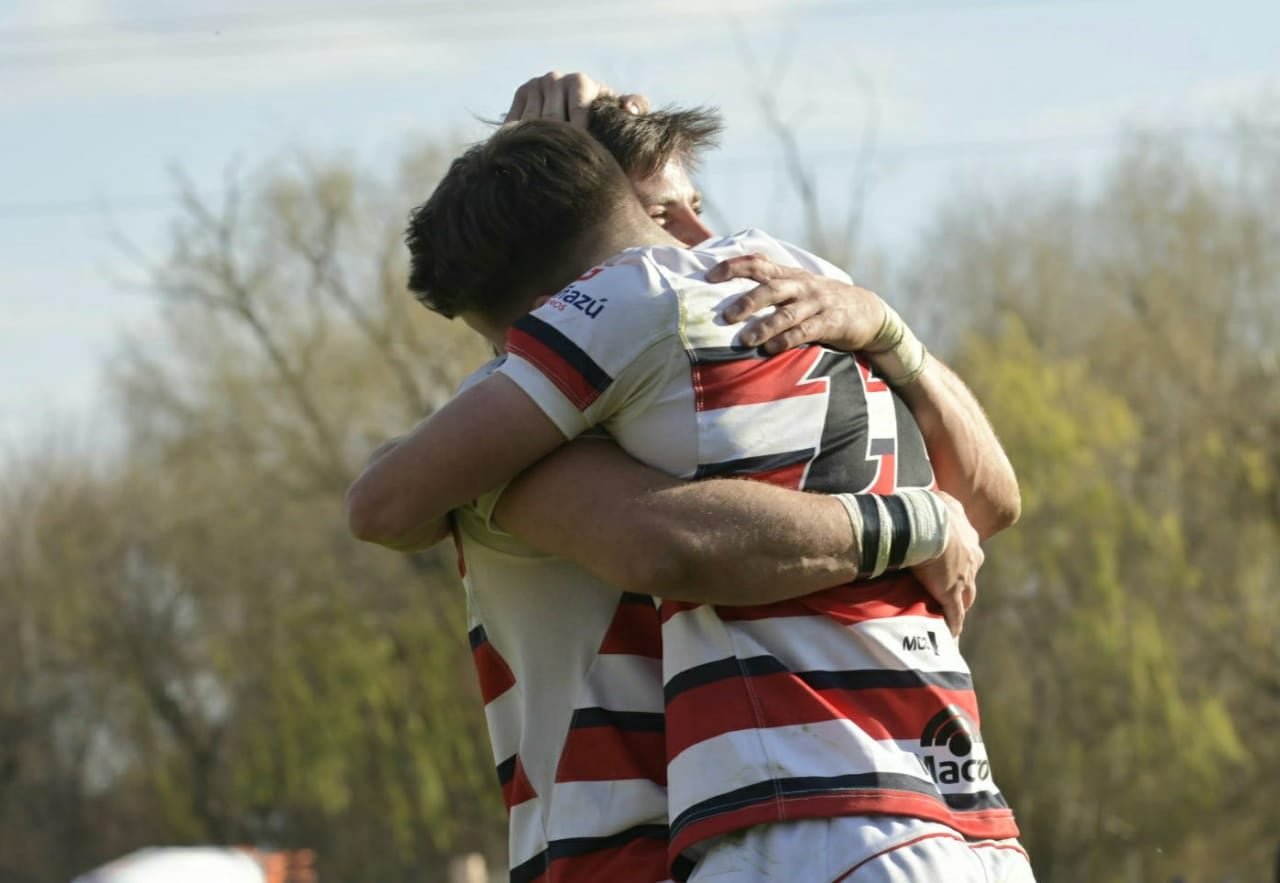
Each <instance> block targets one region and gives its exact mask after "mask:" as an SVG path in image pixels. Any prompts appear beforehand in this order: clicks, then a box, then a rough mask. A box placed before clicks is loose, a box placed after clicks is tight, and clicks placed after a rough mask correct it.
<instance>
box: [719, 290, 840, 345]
mask: <svg viewBox="0 0 1280 883" xmlns="http://www.w3.org/2000/svg"><path fill="white" fill-rule="evenodd" d="M782 287H783V286H780V285H778V283H770V284H768V285H761V286H759V287H758V288H756V289H755V290H754V291H750V292H747V294H746V295H744V297H750V296H751V295H754V294H755V293H756V292H757V291H760V289H761V288H766V289H770V290H769V291H768V292H765V293H763V294H762V295H760V298H761V299H762V300H763V303H762V304H761V306H766V305H768V304H770V303H777V302H778V301H779V300H784V301H785V302H784V303H782V304H781V305H780V306H779V307H778V308H777V309H776V310H774V311H773V312H772V313H770V314H769V315H767V316H757V317H756V318H754V319H752V320H751V321H750V322H748V323H747V324H746V325H744V326H743V328H742V332H741V334H740V335H739V340H741V341H742V343H743V344H744V345H745V346H762V347H764V349H765V351H766V352H768V353H780V352H782V351H783V350H786V349H789V348H791V347H793V346H799V345H800V344H802V343H808V342H809V341H811V340H813V337H812V336H811V335H812V333H813V331H814V328H813V323H811V322H809V321H808V320H809V319H811V318H812V317H813V316H814V315H816V314H817V313H818V310H819V309H820V305H819V304H817V303H815V302H814V301H797V300H789V299H786V294H785V291H783V292H777V291H774V289H778V288H782ZM757 309H758V308H757Z"/></svg>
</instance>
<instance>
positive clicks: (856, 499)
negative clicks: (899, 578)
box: [832, 488, 951, 579]
mask: <svg viewBox="0 0 1280 883" xmlns="http://www.w3.org/2000/svg"><path fill="white" fill-rule="evenodd" d="M832 496H834V497H835V498H836V499H837V500H839V501H840V505H842V506H843V507H844V511H845V513H846V514H847V515H848V516H849V524H850V526H852V528H853V539H854V542H855V544H856V545H857V548H858V555H859V560H858V576H859V578H861V579H870V578H873V577H877V576H880V575H881V574H883V573H885V572H887V571H889V570H901V569H903V568H907V567H915V566H916V565H917V564H923V563H924V562H926V561H932V560H933V559H934V558H937V557H938V556H939V555H941V554H942V550H943V549H944V548H946V545H947V535H948V533H949V528H950V524H951V512H950V510H949V509H947V507H946V506H945V505H943V503H942V500H941V499H940V498H939V497H938V496H937V495H936V494H934V493H933V492H932V491H928V490H925V489H924V488H908V489H906V490H900V491H897V492H895V493H892V494H884V495H882V494H833V495H832Z"/></svg>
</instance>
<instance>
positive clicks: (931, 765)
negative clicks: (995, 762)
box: [920, 705, 991, 785]
mask: <svg viewBox="0 0 1280 883" xmlns="http://www.w3.org/2000/svg"><path fill="white" fill-rule="evenodd" d="M920 748H921V749H922V750H921V754H920V761H921V762H922V763H923V764H924V768H925V769H926V770H928V771H929V776H930V777H931V778H932V779H933V780H934V781H935V782H937V783H938V784H939V785H959V784H961V783H972V782H987V781H990V780H991V765H990V764H989V763H988V762H987V757H986V751H985V750H983V746H982V735H981V734H980V733H979V732H978V726H977V724H975V723H974V721H973V718H971V717H969V715H968V714H967V713H965V710H964V709H963V708H961V707H959V706H958V705H948V706H946V707H944V708H943V709H942V710H941V711H939V712H938V713H937V714H935V715H934V716H933V717H931V718H929V722H928V723H926V724H925V725H924V732H923V733H921V734H920ZM975 749H977V750H976V751H975ZM948 755H949V756H948Z"/></svg>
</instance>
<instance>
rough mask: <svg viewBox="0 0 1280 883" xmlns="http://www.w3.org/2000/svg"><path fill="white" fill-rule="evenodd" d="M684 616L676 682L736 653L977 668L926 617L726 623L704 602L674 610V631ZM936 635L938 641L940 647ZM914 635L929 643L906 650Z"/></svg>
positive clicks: (792, 666)
mask: <svg viewBox="0 0 1280 883" xmlns="http://www.w3.org/2000/svg"><path fill="white" fill-rule="evenodd" d="M677 619H678V620H679V624H678V625H679V628H680V629H681V631H680V636H681V640H679V641H668V642H667V644H666V647H665V650H664V652H665V653H666V668H665V671H666V672H667V673H668V680H669V679H670V676H671V675H676V674H679V673H680V672H682V671H686V670H688V669H691V668H696V667H698V666H700V665H706V664H707V663H711V662H719V661H720V660H722V659H725V658H726V657H729V656H737V657H738V658H749V657H753V656H766V655H768V656H773V657H775V658H776V659H778V661H780V662H781V663H782V664H783V665H785V666H786V667H787V668H788V669H789V670H790V671H793V672H807V671H830V670H831V667H832V664H833V663H835V662H838V663H839V666H840V669H841V670H842V671H866V670H881V671H883V670H890V671H921V672H957V673H968V671H969V667H968V666H967V665H966V664H965V661H964V659H963V657H961V656H960V654H959V652H958V651H957V650H956V647H955V642H954V641H953V640H952V638H951V634H950V632H948V631H947V630H946V628H945V627H942V626H941V624H940V623H939V621H938V620H937V619H933V618H930V617H926V616H896V617H885V618H881V619H870V620H866V621H864V622H859V623H854V624H852V625H842V624H840V623H838V622H836V621H835V620H833V619H831V618H830V617H826V616H819V615H814V616H785V617H776V618H772V619H750V620H731V621H728V622H726V621H724V620H722V619H720V618H719V616H717V615H716V612H715V610H714V609H713V608H711V607H697V608H694V609H692V610H684V611H681V612H680V613H677V614H676V615H675V616H673V617H672V618H671V620H670V621H669V622H668V632H671V631H673V630H674V628H675V626H674V625H673V623H675V622H676V620H677ZM929 633H932V634H933V639H932V640H933V641H936V642H937V648H938V649H937V652H934V650H933V646H934V645H933V643H931V642H930V639H929V638H928V635H929ZM693 636H696V637H697V640H693V639H692V638H693ZM912 638H919V639H920V641H919V646H921V647H924V648H928V649H922V650H918V651H908V650H904V649H903V642H904V640H909V639H912Z"/></svg>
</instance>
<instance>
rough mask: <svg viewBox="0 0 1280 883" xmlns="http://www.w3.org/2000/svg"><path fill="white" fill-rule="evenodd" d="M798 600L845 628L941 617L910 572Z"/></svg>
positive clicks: (926, 593) (940, 610)
mask: <svg viewBox="0 0 1280 883" xmlns="http://www.w3.org/2000/svg"><path fill="white" fill-rule="evenodd" d="M799 601H800V603H802V604H804V605H805V606H807V607H808V608H809V609H810V610H811V611H813V612H814V613H821V614H822V615H824V616H829V617H831V618H832V619H834V620H836V621H837V622H840V623H843V624H845V625H853V624H855V623H859V622H867V621H868V620H872V619H886V618H889V617H894V616H924V617H928V618H930V619H942V618H943V615H942V608H941V607H940V606H938V602H936V601H934V600H933V598H932V597H930V595H929V593H928V592H926V591H925V589H924V586H922V585H920V583H919V581H917V580H916V578H915V577H913V576H912V575H911V574H909V573H903V574H899V575H897V576H894V577H891V578H889V579H881V580H876V581H875V582H871V583H849V584H847V585H843V586H836V587H835V588H831V589H824V590H823V591H821V592H815V593H814V594H812V595H805V596H804V597H803V598H800V599H799ZM737 609H742V608H737ZM725 618H727V617H725ZM744 618H746V617H744Z"/></svg>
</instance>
